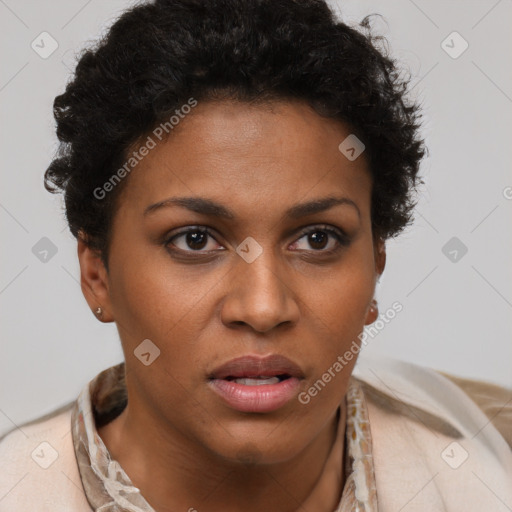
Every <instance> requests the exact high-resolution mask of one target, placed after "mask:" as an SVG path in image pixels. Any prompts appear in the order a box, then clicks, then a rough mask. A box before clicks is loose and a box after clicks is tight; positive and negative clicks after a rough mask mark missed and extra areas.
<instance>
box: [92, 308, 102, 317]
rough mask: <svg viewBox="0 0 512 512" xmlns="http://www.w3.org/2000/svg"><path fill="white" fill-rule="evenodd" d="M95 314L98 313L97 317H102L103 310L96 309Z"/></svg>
mask: <svg viewBox="0 0 512 512" xmlns="http://www.w3.org/2000/svg"><path fill="white" fill-rule="evenodd" d="M94 313H96V316H101V315H103V309H101V308H100V307H98V308H96V311H95V312H94Z"/></svg>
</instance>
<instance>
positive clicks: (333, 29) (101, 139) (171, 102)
mask: <svg viewBox="0 0 512 512" xmlns="http://www.w3.org/2000/svg"><path fill="white" fill-rule="evenodd" d="M370 16H371V15H370ZM370 16H366V17H365V18H364V19H363V20H362V21H361V22H360V23H359V26H360V27H361V28H362V29H364V30H356V29H355V28H351V27H349V26H348V25H347V24H345V23H343V22H342V21H340V20H338V19H337V17H336V15H335V13H334V12H333V10H332V9H331V8H330V7H329V6H328V4H327V3H326V2H325V1H324V0H156V1H153V2H150V3H144V4H141V5H137V6H135V7H132V8H131V9H129V10H127V11H125V12H124V13H123V14H122V15H121V16H120V18H119V19H118V20H117V21H116V22H115V23H114V24H113V25H112V27H111V28H110V30H109V31H108V32H107V34H106V35H105V36H104V37H103V38H102V39H101V40H100V41H99V42H97V43H96V44H95V46H94V47H93V48H89V49H87V50H85V51H84V52H83V54H82V55H81V57H80V59H79V61H78V64H77V67H76V70H75V74H74V76H73V77H72V79H71V81H70V82H69V83H68V85H67V87H66V90H65V92H64V93H63V94H61V95H59V96H57V97H56V98H55V101H54V115H55V119H56V121H57V136H58V138H59V140H60V146H59V149H58V151H57V154H56V155H55V158H54V159H53V161H52V162H51V164H50V166H49V167H48V169H47V170H46V173H45V180H44V181H45V187H46V189H47V190H49V191H51V192H57V191H63V192H64V197H65V208H66V217H67V221H68V224H69V227H70V230H71V233H72V234H73V235H74V236H75V237H79V236H80V237H82V238H84V239H85V240H86V241H87V243H88V244H89V246H90V247H92V248H93V249H96V250H99V251H100V252H101V257H102V260H103V262H104V264H105V266H106V267H107V269H108V249H109V241H110V237H111V227H112V220H113V214H114V213H115V211H116V198H117V197H119V194H120V192H121V190H122V188H123V186H124V185H126V180H123V182H122V183H120V185H119V186H117V187H115V190H113V191H112V192H111V193H109V194H107V195H106V196H105V197H104V198H102V199H98V198H97V197H96V196H95V194H94V190H95V189H97V187H100V186H102V185H103V184H104V183H105V182H106V181H107V180H108V179H109V178H110V177H111V176H112V175H113V173H114V172H115V170H116V169H118V168H119V166H121V165H122V164H123V163H124V162H125V161H126V159H127V156H128V154H129V151H130V150H131V149H132V148H133V145H134V144H135V143H137V142H138V141H140V140H142V137H144V136H145V135H146V134H147V133H149V132H150V131H151V130H152V129H154V128H155V127H156V126H158V125H159V124H160V123H162V122H165V121H166V120H168V119H169V114H170V113H172V112H174V111H175V110H176V109H177V108H179V107H180V106H182V105H183V104H185V103H187V99H189V98H191V97H193V98H194V99H195V100H196V101H215V100H221V99H233V100H238V101H243V102H254V101H269V100H270V101H272V100H296V99H298V100H301V101H305V102H307V103H308V104H309V105H310V106H311V107H313V108H314V109H315V111H316V112H317V113H318V114H319V115H322V116H324V117H330V118H335V119H339V120H340V121H343V122H344V123H348V125H349V126H350V127H351V129H352V132H353V133H354V134H356V135H357V136H358V138H360V139H361V140H362V141H363V142H364V144H365V146H366V149H365V152H364V155H365V158H366V159H367V162H368V164H369V169H370V171H371V174H372V203H371V212H372V213H371V214H372V231H373V234H374V236H375V235H377V236H379V237H380V238H382V239H384V240H385V239H387V238H390V237H393V236H396V235H397V234H398V233H400V232H401V231H402V230H403V229H404V227H405V226H406V225H408V224H409V223H410V222H411V221H412V210H413V208H414V206H415V204H416V201H415V198H414V192H416V189H417V185H418V184H419V183H423V181H422V180H421V179H420V178H419V172H418V171H419V165H420V161H421V159H422V157H423V156H424V154H425V151H426V148H425V146H424V141H423V139H421V138H420V137H419V130H420V123H419V119H420V118H421V113H420V105H418V104H417V103H414V102H410V101H409V100H408V98H407V93H408V85H409V83H410V76H407V77H405V78H404V77H402V76H401V71H400V70H399V68H398V66H397V63H396V61H395V60H393V59H392V58H391V57H390V56H389V55H388V53H389V52H388V51H387V50H384V49H382V48H379V45H377V44H375V42H376V41H379V42H380V41H384V42H386V41H385V39H384V38H383V37H382V36H374V35H373V34H372V33H371V30H370V23H369V18H370Z"/></svg>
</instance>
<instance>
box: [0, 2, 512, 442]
mask: <svg viewBox="0 0 512 512" xmlns="http://www.w3.org/2000/svg"><path fill="white" fill-rule="evenodd" d="M129 5H130V2H126V1H122V0H116V1H112V0H109V1H99V0H92V1H91V0H90V1H88V2H83V1H82V0H73V1H71V0H66V1H64V0H51V1H46V2H39V1H35V0H34V1H27V0H18V1H15V0H0V34H1V38H2V50H1V51H2V57H1V58H2V66H1V70H0V108H1V118H2V123H1V129H2V132H1V138H0V141H1V142H0V143H1V148H2V160H1V163H2V187H1V193H0V222H1V229H2V265H1V271H0V308H1V326H2V329H1V338H0V339H1V343H2V345H1V347H2V348H1V357H0V433H2V432H4V431H7V430H10V429H11V428H13V427H14V425H15V424H18V425H19V424H20V423H23V422H25V421H27V420H30V419H33V418H35V417H38V416H40V415H42V414H45V413H47V412H50V411H52V410H53V409H55V408H57V407H59V406H61V405H63V404H64V403H66V402H69V401H71V400H73V399H75V398H76V396H77V394H78V393H79V391H80V390H81V388H82V387H83V386H84V385H85V384H86V382H88V381H89V380H90V379H91V378H92V377H94V376H95V375H96V374H97V373H98V372H99V371H101V370H102V369H104V368H107V367H108V366H111V365H113V364H116V363H118V362H120V361H122V358H123V356H122V351H121V346H120V342H119V338H118V334H117V330H116V328H115V325H114V324H102V323H99V322H98V321H97V320H96V319H95V318H94V316H93V315H92V313H91V311H90V310H89V308H88V306H87V304H86V302H85V299H84V298H83V296H82V292H81V290H80V286H79V284H78V280H79V267H78V261H77V257H76V242H75V241H74V239H73V238H72V236H71V235H70V233H69V231H68V230H67V228H66V224H65V221H64V217H63V213H62V200H61V198H60V196H52V195H51V194H49V193H47V192H46V191H45V189H44V187H43V181H42V177H43V173H44V171H45V169H46V167H47V166H48V164H49V162H50V160H51V158H52V155H53V152H54V151H55V149H56V147H57V146H56V141H57V139H56V136H55V135H54V122H53V117H52V102H53V98H54V97H55V96H56V95H57V94H59V93H60V92H62V91H63V89H64V86H65V83H66V81H67V79H68V77H69V74H70V69H71V68H72V66H73V54H74V52H75V51H78V50H80V49H81V48H82V47H83V46H84V45H85V44H87V41H91V40H94V39H96V38H97V36H99V35H100V34H101V33H103V32H104V31H105V29H106V27H108V26H109V25H110V24H111V23H112V22H113V20H114V19H115V18H116V17H117V16H118V14H119V13H120V12H121V11H122V10H123V9H125V8H126V7H127V6H129ZM335 5H336V9H337V10H338V11H339V12H341V13H342V18H343V20H344V21H345V22H348V23H350V24H353V23H356V22H358V21H359V20H361V19H362V17H363V16H364V15H365V14H368V13H372V12H376V13H380V14H381V15H382V16H383V17H384V20H383V19H382V18H379V17H375V19H374V27H375V30H376V33H378V34H381V35H384V36H385V37H386V38H387V39H388V41H389V45H390V50H391V51H392V54H393V55H394V56H395V57H396V58H398V59H399V60H400V61H402V63H403V67H404V69H408V70H410V72H411V73H412V75H413V85H414V88H413V90H412V93H413V97H415V98H418V100H419V101H421V102H422V103H423V105H424V109H425V119H424V133H425V136H426V143H427V146H428V147H429V151H430V155H429V156H428V157H427V158H426V159H425V160H424V162H423V165H422V174H423V175H424V179H425V181H426V185H425V187H424V188H423V192H422V194H421V198H420V203H419V206H418V210H417V214H416V222H415V224H414V225H413V227H412V228H410V229H408V230H407V232H406V233H404V234H402V235H401V237H399V238H398V239H397V240H396V241H391V242H389V243H388V262H387V268H386V270H385V273H384V276H383V278H382V279H381V282H380V284H379V288H378V291H377V298H378V300H379V303H380V308H381V312H384V311H385V310H386V309H387V308H389V307H390V306H391V304H392V303H393V302H394V301H396V300H398V301H400V302H401V303H402V304H403V307H404V309H403V311H402V312H401V313H399V314H398V315H397V316H396V318H395V319H394V320H393V321H392V322H390V323H389V324H387V325H386V327H385V328H384V329H382V330H381V331H380V332H379V334H378V335H377V336H376V337H375V338H373V339H371V340H370V341H369V343H368V345H367V347H366V348H365V351H368V353H370V352H371V353H381V354H385V355H388V356H392V357H397V358H401V359H404V360H408V361H412V362H415V363H418V364H421V365H425V366H429V367H434V368H437V369H441V370H445V371H448V372H451V373H454V374H458V375H462V376H471V377H476V378H481V379H485V380H489V381H492V382H496V383H500V384H502V385H506V386H509V387H512V372H511V363H512V344H511V339H512V337H511V334H512V325H511V321H510V319H511V308H512V286H511V283H512V270H511V266H510V262H511V261H512V229H511V224H512V223H511V213H512V200H511V199H510V198H511V197H512V188H510V187H511V186H512V175H511V161H512V152H511V142H510V141H511V135H512V130H511V127H512V126H511V125H512V119H511V110H512V59H511V51H510V49H511V48H512V40H511V39H512V36H511V31H510V25H511V22H512V1H511V0H500V1H496V0H489V1H487V0H485V1H484V0H479V1H468V0H457V1H454V0H451V1H446V0H436V1H432V0H429V1H427V0H415V1H412V0H387V1H382V0H381V1H369V0H367V1H361V0H357V1H355V0H351V1H342V0H340V1H338V2H337V3H336V4H335ZM43 31H46V32H48V33H49V34H51V36H52V37H53V38H54V39H55V40H56V41H57V42H58V45H59V46H58V48H57V50H56V51H55V52H54V53H53V54H52V55H51V56H50V57H48V58H47V59H43V58H41V57H40V56H39V55H38V54H37V53H36V52H35V51H34V50H33V49H32V48H31V43H32V41H33V40H36V42H37V41H39V40H40V39H38V36H39V34H41V32H43ZM453 31H457V32H458V33H459V34H460V35H461V36H462V37H463V38H464V39H465V40H466V41H467V42H468V43H469V47H468V49H467V50H466V51H465V52H464V53H462V55H460V56H459V57H458V58H456V59H454V58H452V57H451V56H449V55H448V54H447V53H446V52H445V50H444V49H443V47H442V46H441V44H442V41H443V40H445V39H446V38H447V36H448V35H449V34H451V33H452V32H453ZM452 39H453V37H452ZM39 44H41V43H39ZM447 44H448V45H451V46H453V49H452V51H457V50H458V49H459V48H461V46H460V42H459V41H457V39H453V42H451V40H450V38H449V39H448V40H447ZM46 48H48V46H46ZM507 187H509V188H507ZM507 197H508V199H507ZM454 236H455V237H457V238H458V239H459V240H460V241H461V242H462V243H463V244H465V246H467V248H468V252H467V254H465V255H464V256H463V257H460V254H461V253H460V252H459V259H458V261H456V262H453V261H451V260H450V259H449V258H448V257H447V256H445V254H443V252H442V248H443V246H444V245H445V244H446V243H447V242H448V240H450V239H451V238H452V237H454ZM42 237H48V238H49V239H50V240H51V241H52V242H53V243H54V244H55V246H56V247H57V253H56V254H55V256H53V257H52V258H50V259H49V261H47V262H46V263H43V262H42V261H40V260H39V259H38V258H37V257H36V255H34V254H33V252H32V248H33V246H34V245H35V244H36V243H37V242H38V241H39V240H40V239H41V238H42Z"/></svg>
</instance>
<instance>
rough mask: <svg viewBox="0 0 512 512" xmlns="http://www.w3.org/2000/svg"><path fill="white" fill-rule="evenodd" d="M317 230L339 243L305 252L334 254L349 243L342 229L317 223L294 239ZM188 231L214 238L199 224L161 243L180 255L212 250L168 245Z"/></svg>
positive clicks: (200, 254) (197, 253) (187, 255)
mask: <svg viewBox="0 0 512 512" xmlns="http://www.w3.org/2000/svg"><path fill="white" fill-rule="evenodd" d="M318 231H321V232H325V233H327V234H329V235H331V236H333V237H334V238H335V240H336V241H337V242H338V244H339V245H338V246H336V247H335V248H334V249H329V250H327V251H325V250H322V249H317V250H315V249H312V250H311V251H306V252H310V253H317V254H322V255H332V254H335V253H337V252H338V251H340V250H341V249H342V248H344V247H347V246H348V245H349V244H350V240H349V237H348V236H347V235H346V234H345V233H344V232H343V231H341V230H340V229H336V228H332V227H330V226H325V225H317V226H313V227H312V228H307V229H304V230H302V231H301V232H300V233H299V236H298V238H297V239H296V240H297V241H298V240H300V239H301V238H303V237H304V236H306V235H309V234H311V233H316V232H318ZM188 233H203V234H206V235H208V236H209V237H211V238H213V239H214V240H215V237H214V236H213V234H212V232H211V231H210V229H208V228H206V227H201V226H192V227H190V228H187V229H184V230H182V231H180V232H178V233H175V234H173V235H172V236H170V237H167V238H166V239H165V241H164V244H163V245H164V247H165V248H167V250H169V251H170V252H173V253H178V254H180V255H186V257H189V258H195V257H201V256H204V255H205V254H209V253H211V252H212V251H202V250H197V251H194V250H190V251H185V250H183V249H173V248H170V247H168V246H169V244H171V242H172V241H173V240H175V239H177V238H179V237H180V236H184V235H187V234H188Z"/></svg>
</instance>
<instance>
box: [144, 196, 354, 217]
mask: <svg viewBox="0 0 512 512" xmlns="http://www.w3.org/2000/svg"><path fill="white" fill-rule="evenodd" d="M337 205H349V206H352V207H353V208H354V209H355V210H356V212H357V215H358V217H359V218H361V211H360V210H359V207H358V206H357V204H356V203H355V202H354V201H352V199H349V198H348V197H332V196H329V197H322V198H318V199H313V200H311V201H307V202H305V203H299V204H296V205H294V206H292V207H291V208H289V209H288V210H286V212H285V213H284V217H286V218H289V219H298V218H301V217H307V216H308V215H314V214H315V213H320V212H324V211H326V210H329V209H330V208H332V207H334V206H337ZM169 206H181V207H182V208H187V209H188V210H191V211H193V212H196V213H200V214H203V215H210V216H213V217H221V218H225V219H231V220H232V219H235V218H236V215H235V214H234V212H233V211H232V210H230V209H229V208H226V207H225V206H223V205H222V204H220V203H217V202H215V201H212V200H211V199H207V198H204V197H169V198H168V199H164V200H163V201H159V202H158V203H155V204H152V205H149V206H148V207H147V208H146V209H145V210H144V214H143V215H144V216H145V215H148V214H150V213H152V212H155V211H157V210H159V209H161V208H165V207H169Z"/></svg>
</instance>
